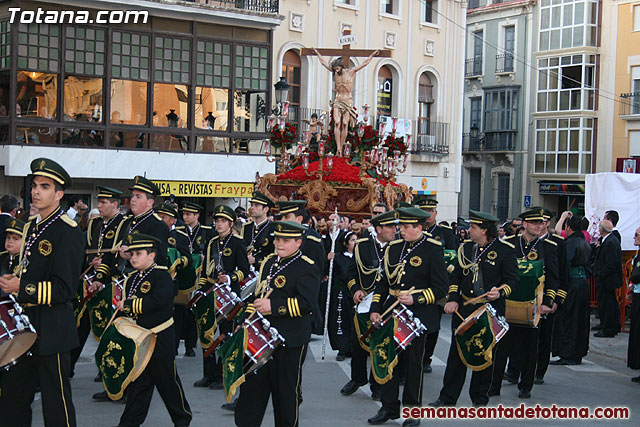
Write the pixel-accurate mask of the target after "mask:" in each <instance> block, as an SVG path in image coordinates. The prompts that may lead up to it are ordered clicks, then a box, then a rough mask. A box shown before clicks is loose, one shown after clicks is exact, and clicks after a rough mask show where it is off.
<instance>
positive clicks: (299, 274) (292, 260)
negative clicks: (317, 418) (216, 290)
mask: <svg viewBox="0 0 640 427" xmlns="http://www.w3.org/2000/svg"><path fill="white" fill-rule="evenodd" d="M305 231H306V227H304V226H302V225H300V224H298V223H296V222H291V221H278V222H276V223H275V224H274V234H275V241H274V245H275V250H276V254H271V255H269V256H267V258H265V260H264V262H263V263H262V266H261V267H260V278H259V282H258V283H259V284H258V287H257V289H256V292H255V300H253V302H252V303H251V304H249V306H248V307H247V311H246V314H247V315H249V316H250V315H251V314H252V313H253V312H255V311H258V312H260V313H261V314H262V315H264V316H265V318H266V319H267V320H268V321H269V323H270V324H271V325H272V326H273V327H275V328H276V329H277V330H278V332H279V333H280V335H282V336H283V337H284V339H285V344H284V345H281V346H278V347H277V348H276V350H275V351H274V352H273V355H272V358H271V360H269V361H268V362H267V363H266V364H265V365H264V366H262V367H261V368H260V369H258V371H257V372H256V373H255V374H252V375H248V376H247V378H246V381H245V382H244V384H242V385H241V386H240V396H239V398H238V403H237V407H236V411H235V423H236V425H237V426H239V427H249V426H259V425H260V424H262V419H263V417H264V412H265V410H266V407H267V403H268V402H269V396H271V401H272V402H273V411H274V424H275V425H276V426H293V427H295V426H297V425H298V422H299V413H298V407H299V402H300V396H299V392H300V390H299V384H300V381H301V373H302V364H303V362H304V354H305V349H306V347H307V344H308V343H309V340H310V338H311V323H312V321H311V312H312V310H313V309H314V308H315V306H316V301H317V299H318V286H317V285H316V284H317V283H319V281H320V277H319V274H318V271H317V270H316V269H315V268H313V264H314V262H313V260H311V259H310V258H309V257H307V256H305V255H303V254H302V252H301V251H300V248H301V246H302V240H303V239H302V235H303V233H304V232H305ZM268 290H272V293H271V294H270V295H269V296H266V293H267V291H268Z"/></svg>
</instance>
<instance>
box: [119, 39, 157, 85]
mask: <svg viewBox="0 0 640 427" xmlns="http://www.w3.org/2000/svg"><path fill="white" fill-rule="evenodd" d="M112 38H113V40H112V43H111V46H112V47H111V50H112V54H111V58H112V65H111V74H112V75H113V77H114V78H125V79H134V80H147V81H148V80H149V77H150V75H149V58H150V56H151V51H150V40H151V37H150V36H149V35H148V34H136V33H129V32H124V31H114V32H113V36H112ZM162 56H164V54H163V55H162Z"/></svg>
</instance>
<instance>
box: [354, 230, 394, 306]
mask: <svg viewBox="0 0 640 427" xmlns="http://www.w3.org/2000/svg"><path fill="white" fill-rule="evenodd" d="M384 250H385V248H383V247H381V246H380V243H379V242H378V240H376V238H375V237H374V236H372V235H371V234H370V235H369V237H365V238H362V239H358V240H357V241H356V246H355V248H354V249H353V258H352V259H351V264H350V266H349V281H348V282H347V287H348V288H349V290H350V291H351V293H352V294H355V293H356V292H357V291H363V292H364V293H366V294H369V293H371V292H373V290H374V289H375V284H376V280H377V279H378V278H379V276H380V274H381V273H382V269H383V268H384V265H383V264H384Z"/></svg>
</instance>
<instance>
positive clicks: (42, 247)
mask: <svg viewBox="0 0 640 427" xmlns="http://www.w3.org/2000/svg"><path fill="white" fill-rule="evenodd" d="M38 251H40V254H42V256H49V255H51V252H52V251H53V245H52V244H51V242H50V241H48V240H46V239H45V240H41V241H40V243H38Z"/></svg>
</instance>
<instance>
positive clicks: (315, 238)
mask: <svg viewBox="0 0 640 427" xmlns="http://www.w3.org/2000/svg"><path fill="white" fill-rule="evenodd" d="M307 239H309V240H313V241H314V242H318V243H322V240H320V239H319V238H318V237H316V236H307Z"/></svg>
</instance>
